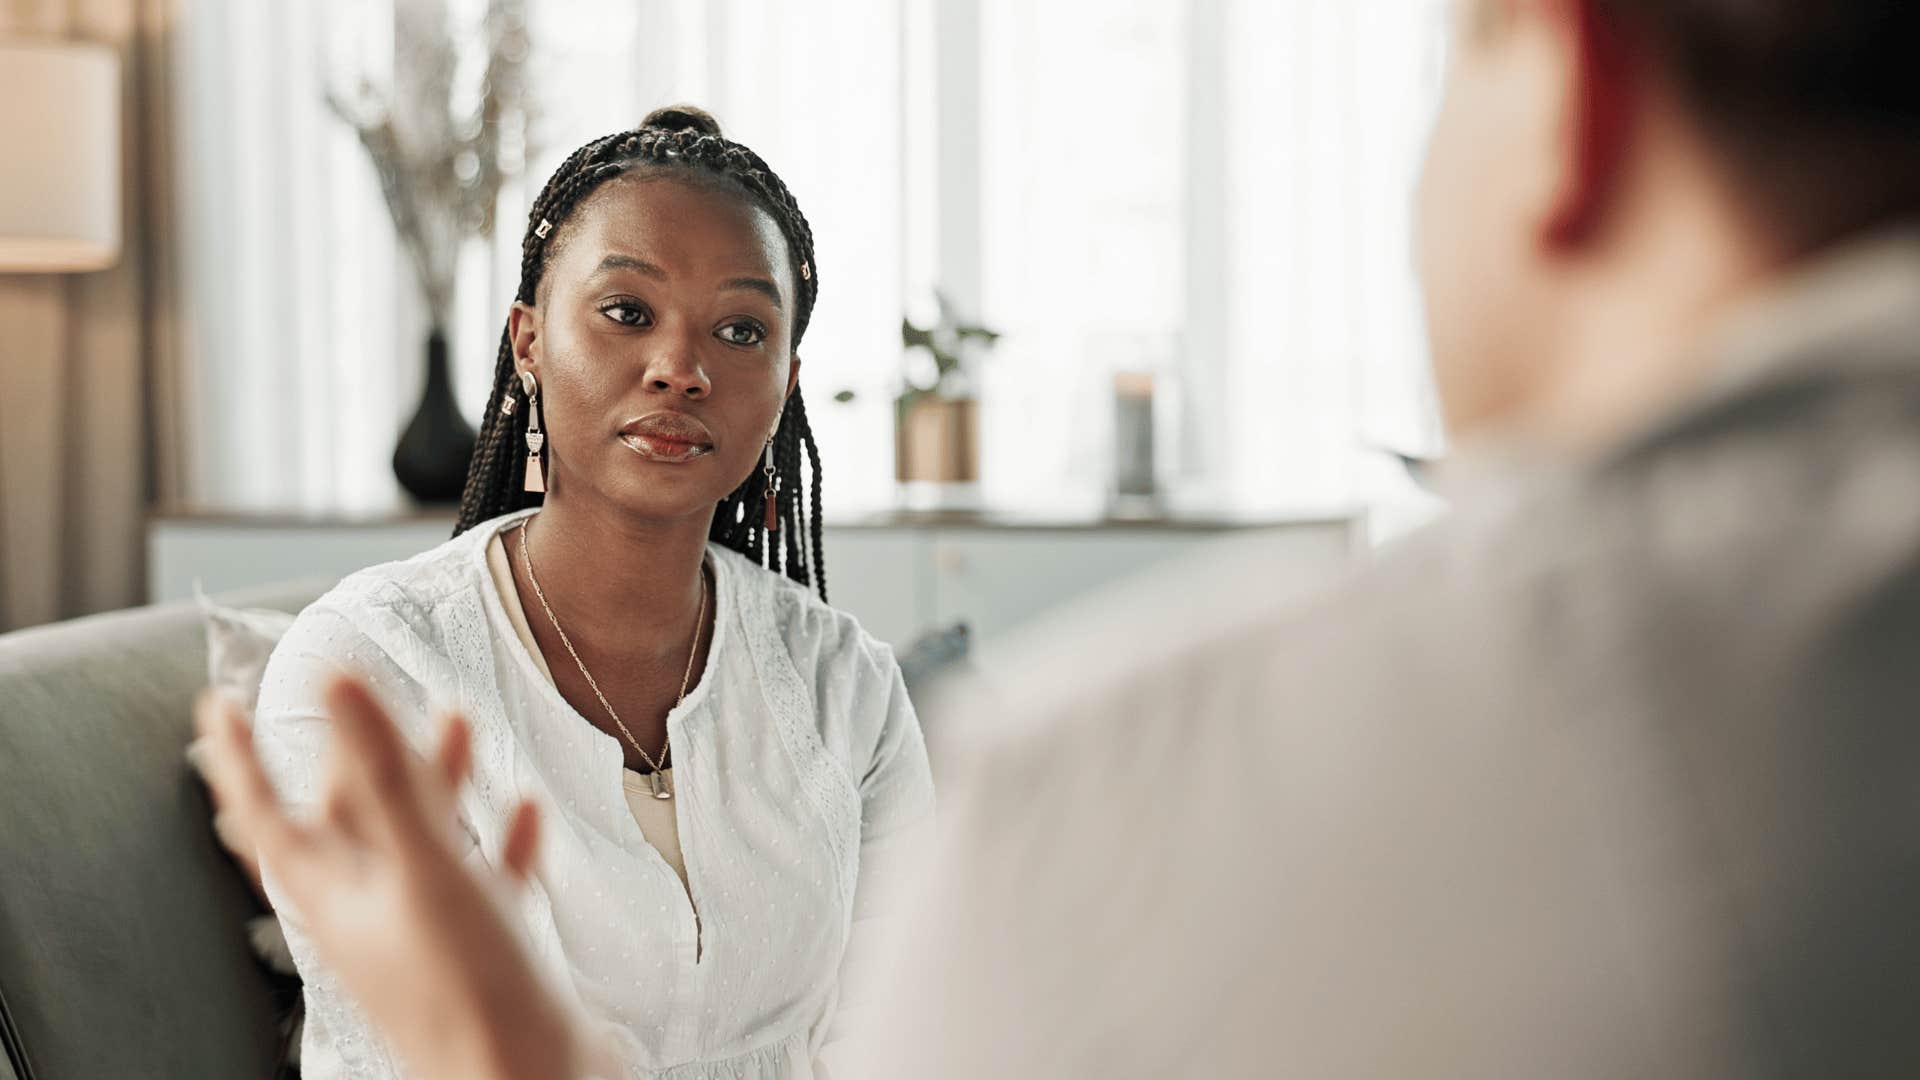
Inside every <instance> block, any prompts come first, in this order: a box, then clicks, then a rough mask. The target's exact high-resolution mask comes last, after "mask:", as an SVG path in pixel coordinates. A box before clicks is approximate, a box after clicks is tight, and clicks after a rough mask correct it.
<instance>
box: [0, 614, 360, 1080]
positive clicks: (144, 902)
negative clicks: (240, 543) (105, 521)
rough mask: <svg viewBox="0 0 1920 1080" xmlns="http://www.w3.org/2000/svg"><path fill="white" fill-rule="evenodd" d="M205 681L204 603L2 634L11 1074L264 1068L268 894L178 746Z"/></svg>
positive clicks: (86, 1078) (1, 877)
mask: <svg viewBox="0 0 1920 1080" xmlns="http://www.w3.org/2000/svg"><path fill="white" fill-rule="evenodd" d="M321 591H322V587H321V586H318V585H315V586H310V587H292V588H286V589H279V590H274V591H272V592H268V593H256V594H251V595H243V596H232V597H222V598H221V602H222V603H228V604H232V605H234V606H249V607H267V608H275V609H278V610H281V611H298V610H299V609H300V608H301V607H303V606H304V605H305V604H306V603H308V602H310V601H311V600H312V599H313V598H314V597H315V596H317V595H318V594H319V593H320V592H321ZM206 678H207V650H206V637H205V633H204V632H203V629H202V619H201V615H200V613H199V611H198V610H197V609H196V608H194V607H193V606H192V605H176V606H170V607H155V608H142V609H137V610H133V611H126V612H118V613H114V614H111V615H102V616H96V617H93V618H87V619H78V620H75V621H72V622H68V623H62V624H59V625H56V626H50V627H45V628H40V629H34V630H26V631H21V632H18V633H13V634H7V635H4V636H0V1045H4V1048H5V1055H4V1060H0V1080H97V1078H109V1077H111V1078H121V1077H191V1078H194V1080H201V1078H205V1080H223V1078H227V1077H232V1078H235V1080H239V1078H246V1080H261V1078H264V1077H268V1076H270V1075H271V1074H272V1071H273V1067H274V1063H275V1060H276V1056H277V1054H278V1052H279V1049H280V1047H279V1042H280V1039H279V1035H278V1031H277V1027H276V1014H277V1007H276V1004H275V1001H274V996H273V988H272V986H271V983H270V981H269V978H268V976H267V975H266V973H265V972H264V970H263V969H262V968H261V967H260V966H259V964H258V963H257V962H256V961H255V959H254V956H253V954H252V952H251V950H250V949H249V947H248V944H247V941H246V938H245V930H244V924H245V922H246V920H247V918H248V917H249V916H250V915H252V914H254V913H255V912H256V910H257V906H256V903H255V901H254V898H253V895H252V892H251V890H250V889H249V888H248V887H247V884H246V881H245V879H244V878H243V877H242V876H241V875H240V873H239V872H238V871H237V870H236V869H235V868H234V866H233V864H232V863H231V862H229V861H228V860H227V858H226V856H225V855H223V854H222V853H221V850H220V848H219V846H218V844H217V843H216V842H215V840H214V837H213V834H212V831H211V829H210V825H209V815H208V809H207V801H206V796H205V794H204V792H203V791H202V789H201V787H200V784H199V782H198V780H196V779H195V778H194V777H193V775H192V774H191V773H190V771H189V769H188V767H187V765H186V762H185V759H184V757H183V756H182V755H183V751H184V749H185V747H186V745H187V742H188V741H189V739H190V732H191V727H192V717H191V715H190V707H191V704H192V701H193V697H194V695H195V694H196V693H197V692H198V691H199V689H200V687H201V686H202V685H203V684H204V683H205V682H206Z"/></svg>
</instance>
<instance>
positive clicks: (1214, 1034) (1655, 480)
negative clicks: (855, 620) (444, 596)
mask: <svg viewBox="0 0 1920 1080" xmlns="http://www.w3.org/2000/svg"><path fill="white" fill-rule="evenodd" d="M1453 16H1454V19H1455V23H1456V26H1455V42H1454V46H1453V54H1452V67H1451V71H1450V73H1449V80H1448V83H1449V85H1448V89H1447V94H1446V100H1445V103H1444V105H1443V107H1442V110H1441V114H1440V117H1439V120H1438V126H1437V130H1436V132H1435V134H1434V138H1433V145H1432V147H1431V150H1430V156H1429V162H1428V167H1427V172H1426V175H1425V178H1424V181H1423V187H1422V193H1421V208H1420V209H1421V213H1420V218H1421V230H1420V232H1421V235H1420V244H1419V249H1420V263H1421V266H1420V270H1421V275H1422V278H1423V281H1424V283H1425V291H1426V299H1427V303H1428V309H1429V311H1428V314H1429V323H1430V332H1431V337H1432V344H1433V355H1434V362H1435V367H1436V371H1437V375H1438V377H1439V382H1440V387H1441V391H1442V396H1443V399H1444V402H1445V408H1446V413H1447V419H1448V422H1449V424H1450V426H1451V428H1452V430H1453V432H1454V434H1455V436H1456V440H1457V448H1458V449H1457V453H1456V468H1455V470H1454V472H1455V476H1454V478H1453V484H1454V487H1455V493H1456V507H1455V511H1454V513H1453V514H1452V515H1451V516H1450V517H1449V518H1448V519H1447V520H1445V521H1444V522H1442V523H1441V524H1439V525H1438V526H1437V527H1434V528H1432V529H1430V530H1428V531H1427V532H1426V533H1424V534H1422V535H1421V536H1418V537H1416V538H1414V539H1412V540H1410V541H1409V542H1407V543H1405V544H1404V545H1402V546H1401V547H1400V548H1399V549H1398V550H1396V551H1394V552H1391V553H1390V554H1388V555H1386V556H1385V557H1384V558H1382V559H1381V560H1380V561H1379V562H1378V563H1377V564H1376V565H1373V566H1371V567H1370V568H1368V570H1367V571H1366V572H1364V573H1363V574H1361V575H1359V576H1358V577H1356V578H1355V579H1354V580H1352V581H1349V582H1347V583H1345V584H1343V585H1342V586H1340V587H1338V588H1337V589H1334V590H1332V591H1330V592H1325V593H1322V594H1319V595H1314V596H1308V597H1302V596H1300V595H1299V594H1298V592H1297V590H1294V589H1292V588H1290V587H1289V586H1288V585H1287V583H1284V582H1280V581H1277V580H1275V579H1274V575H1273V573H1272V572H1271V570H1270V568H1269V564H1268V562H1266V561H1265V557H1266V553H1265V552H1264V551H1263V550H1262V548H1261V546H1260V545H1259V544H1258V543H1257V542H1256V543H1253V544H1250V545H1246V546H1243V547H1241V548H1239V549H1221V550H1218V551H1215V552H1213V553H1211V554H1210V555H1209V557H1208V558H1207V559H1206V560H1204V561H1202V562H1199V563H1196V564H1195V565H1193V566H1192V567H1190V568H1187V569H1186V570H1184V571H1175V572H1170V573H1168V574H1165V575H1161V576H1159V577H1157V578H1156V579H1154V580H1152V581H1150V582H1145V583H1142V584H1141V585H1140V586H1139V587H1137V588H1136V589H1134V590H1132V591H1131V592H1129V593H1127V594H1124V595H1115V596H1112V597H1109V598H1107V599H1105V600H1104V601H1102V602H1101V603H1100V604H1099V605H1096V607H1095V609H1094V610H1090V611H1088V610H1083V611H1082V612H1080V613H1079V614H1080V616H1081V617H1080V618H1079V620H1078V621H1074V622H1071V623H1060V624H1056V625H1054V626H1052V627H1050V628H1049V629H1048V630H1047V631H1046V632H1045V633H1043V634H1039V635H1036V636H1035V637H1034V638H1033V639H1031V640H1030V641H1029V642H1027V643H1026V647H1025V648H1024V649H1023V650H1021V652H1022V654H1023V670H1022V671H1020V672H1015V673H1012V674H1011V675H1010V676H1009V677H1007V678H1006V679H1004V680H1003V682H1002V683H1001V690H1002V693H1001V695H1000V696H999V697H998V698H997V699H996V700H997V702H998V704H997V706H996V707H995V709H994V710H993V711H983V710H980V709H978V708H975V709H974V710H973V711H972V713H971V715H967V714H965V712H964V710H966V709H967V708H968V706H967V705H966V703H965V699H964V698H960V699H956V700H957V703H950V704H949V705H948V709H949V710H961V712H960V713H959V714H958V715H956V716H955V719H954V720H953V721H951V722H949V723H948V724H946V725H944V726H945V727H946V729H947V730H949V731H952V732H954V735H953V736H952V737H951V738H950V739H949V741H948V742H947V743H946V745H944V746H943V747H940V748H939V750H938V752H937V754H936V757H937V760H938V762H939V763H940V765H941V766H942V767H943V769H944V770H945V771H946V773H947V774H948V777H949V778H950V780H949V783H948V784H947V786H946V788H945V790H946V792H947V793H948V794H947V796H946V801H945V808H944V809H943V817H942V823H941V827H940V829H939V834H940V835H939V837H938V839H937V840H936V841H935V842H934V844H933V847H932V850H931V856H932V866H931V868H930V873H929V874H928V875H927V877H926V878H925V880H924V882H923V883H922V884H921V886H920V887H919V890H920V891H919V894H918V909H917V912H916V916H915V919H914V922H913V924H912V925H911V926H909V927H908V928H906V929H905V930H904V932H903V934H902V936H901V937H900V938H899V939H898V940H897V941H896V943H895V950H894V956H895V960H896V966H895V969H894V971H893V973H892V976H891V983H890V985H889V987H888V998H887V1009H886V1015H885V1017H884V1018H882V1019H881V1020H880V1022H879V1023H877V1024H876V1025H875V1027H873V1028H872V1029H871V1031H870V1032H869V1035H870V1036H871V1037H872V1038H873V1040H874V1041H873V1043H872V1045H871V1047H870V1050H871V1056H870V1057H869V1059H868V1064H869V1066H870V1068H871V1072H872V1075H875V1076H887V1077H913V1078H915V1080H938V1078H943V1077H956V1078H957V1077H978V1076H996V1077H1043V1076H1044V1077H1133V1076H1142V1077H1144V1076H1303V1077H1316V1078H1317V1077H1346V1076H1355V1077H1359V1076H1409V1075H1419V1076H1444V1077H1451V1076H1458V1077H1537V1076H1555V1077H1586V1076H1591V1077H1603V1076H1604V1077H1611V1076H1623V1075H1631V1076H1687V1077H1695V1076H1704V1077H1715V1076H1807V1075H1914V1074H1915V1072H1916V1070H1920V1025H1915V1024H1913V1023H1912V1022H1911V1017H1912V1016H1913V1015H1914V1014H1915V1012H1916V1010H1920V992H1917V991H1920V920H1916V918H1915V915H1914V913H1915V912H1916V911H1920V783H1917V782H1916V781H1915V776H1916V773H1917V767H1920V723H1916V720H1920V498H1917V497H1916V495H1917V494H1920V233H1915V232H1912V231H1909V230H1912V229H1914V228H1916V225H1915V224H1914V218H1915V216H1916V213H1917V212H1920V80H1915V79H1913V78H1912V77H1911V74H1910V71H1909V63H1910V62H1909V59H1908V54H1909V52H1910V51H1911V50H1912V49H1913V47H1914V46H1915V45H1916V44H1917V43H1920V12H1916V9H1915V8H1914V7H1913V6H1911V5H1899V4H1889V3H1881V2H1869V0H1824V2H1822V3H1818V4H1813V3H1807V2H1806V0H1745V2H1739V0H1459V2H1457V3H1456V4H1455V5H1454V12H1453ZM242 745H243V744H242ZM262 812H263V813H266V812H268V811H262ZM443 861H444V860H443ZM397 865H400V866H402V867H403V868H404V865H405V860H400V861H399V863H398V864H397ZM445 873H447V874H456V875H457V873H458V870H457V867H452V866H449V867H447V868H446V870H445ZM461 884H464V885H465V886H467V887H469V888H474V887H475V886H474V884H473V883H472V882H471V881H463V882H462V883H461ZM422 933H423V934H424V933H425V930H424V928H423V930H422ZM429 951H430V950H429ZM452 951H453V950H451V949H449V950H447V952H448V953H449V955H448V956H447V957H446V958H445V960H444V961H443V963H444V965H445V966H446V967H447V968H448V969H449V970H452V969H453V968H454V967H455V966H456V965H455V960H456V958H455V957H453V956H452V955H451V953H452ZM432 966H433V965H432V963H431V962H429V961H428V958H425V957H423V962H422V964H421V968H422V970H423V971H425V970H429V969H431V968H432ZM421 977H422V978H425V977H426V976H424V975H423V976H421ZM515 985H519V986H522V987H523V988H525V987H526V986H527V985H529V984H527V983H524V982H523V983H517V984H515ZM526 992H527V993H528V994H530V995H533V998H532V999H537V993H536V992H535V991H533V990H530V989H529V990H526ZM379 1011H380V1010H376V1012H379ZM386 1020H387V1022H388V1023H389V1024H391V1025H395V1026H396V1027H404V1026H405V1025H406V1024H407V1023H408V1022H409V1021H408V1018H407V1017H406V1016H405V1015H403V1014H402V1013H401V1011H400V1010H389V1013H388V1014H387V1015H386ZM482 1026H484V1025H482ZM496 1037H497V1034H496ZM529 1037H532V1036H529ZM563 1041H564V1040H563ZM556 1060H557V1059H556ZM503 1075H508V1074H503ZM510 1075H527V1076H531V1075H536V1074H535V1073H514V1074H510Z"/></svg>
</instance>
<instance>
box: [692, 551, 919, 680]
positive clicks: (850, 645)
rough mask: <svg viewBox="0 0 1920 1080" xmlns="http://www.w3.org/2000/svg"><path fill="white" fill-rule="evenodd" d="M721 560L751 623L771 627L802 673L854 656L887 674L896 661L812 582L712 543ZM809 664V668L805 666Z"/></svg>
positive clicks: (856, 660)
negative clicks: (809, 582)
mask: <svg viewBox="0 0 1920 1080" xmlns="http://www.w3.org/2000/svg"><path fill="white" fill-rule="evenodd" d="M710 550H711V551H712V553H713V556H714V558H715V559H716V560H718V561H720V562H723V563H724V564H725V572H726V574H727V576H728V583H729V585H731V586H732V587H733V588H735V589H737V590H738V597H737V602H738V603H739V605H740V608H741V610H742V612H743V614H744V616H745V618H746V619H747V621H748V623H749V625H758V626H760V627H761V628H762V629H765V630H769V631H771V633H772V635H773V637H775V638H777V639H778V640H779V641H780V642H781V644H782V645H784V646H785V648H786V651H787V652H788V654H789V655H790V656H792V657H793V659H794V662H795V663H796V664H797V665H799V666H800V667H801V668H802V670H803V673H806V674H809V675H811V674H816V673H817V672H818V671H819V670H820V669H822V668H823V667H826V666H831V665H838V664H843V663H848V662H852V663H854V664H855V665H856V666H859V667H863V668H869V669H872V671H873V672H875V673H877V674H878V675H880V676H884V677H886V678H891V677H892V672H893V669H894V667H895V661H894V657H893V650H892V648H891V647H889V646H888V645H887V644H886V643H885V642H883V641H881V640H880V639H878V638H876V637H874V636H873V635H872V634H870V633H868V632H867V630H866V628H865V627H863V626H861V625H860V620H859V619H858V618H856V617H854V615H853V614H852V613H851V612H848V611H844V610H842V609H840V608H837V607H834V606H833V605H832V604H830V603H828V602H827V601H825V600H822V599H821V598H820V595H819V593H818V592H816V591H815V590H814V589H813V587H812V586H809V585H803V584H801V583H800V582H798V581H795V580H793V579H792V578H790V577H787V576H786V575H785V574H781V573H778V572H776V571H773V570H769V569H767V568H766V567H764V566H761V565H759V564H758V563H756V562H754V561H753V560H751V559H749V558H747V557H746V556H744V555H742V554H740V553H739V552H736V551H732V550H729V549H727V548H722V547H719V546H717V545H715V546H713V547H711V549H710ZM808 669H812V670H808Z"/></svg>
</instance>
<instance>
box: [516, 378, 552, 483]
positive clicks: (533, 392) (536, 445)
mask: <svg viewBox="0 0 1920 1080" xmlns="http://www.w3.org/2000/svg"><path fill="white" fill-rule="evenodd" d="M520 386H521V387H522V388H523V389H525V390H526V392H527V480H526V483H524V484H522V485H521V486H520V490H522V491H528V492H532V493H533V494H536V495H539V494H543V493H545V492H546V490H547V477H546V469H545V468H544V467H543V466H542V464H541V459H540V450H541V448H542V447H544V446H546V445H547V436H546V434H545V433H544V432H542V431H541V430H540V382H539V380H538V379H535V378H534V377H533V372H531V371H523V372H521V373H520Z"/></svg>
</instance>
